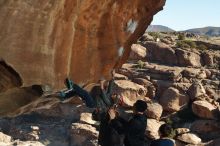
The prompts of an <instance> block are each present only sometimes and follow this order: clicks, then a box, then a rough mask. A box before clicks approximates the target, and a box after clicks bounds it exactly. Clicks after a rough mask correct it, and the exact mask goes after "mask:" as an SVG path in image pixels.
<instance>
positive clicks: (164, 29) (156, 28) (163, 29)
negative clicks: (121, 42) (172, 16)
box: [146, 25, 175, 32]
mask: <svg viewBox="0 0 220 146" xmlns="http://www.w3.org/2000/svg"><path fill="white" fill-rule="evenodd" d="M146 31H147V32H174V31H175V30H173V29H171V28H169V27H167V26H163V25H150V26H148V28H147V30H146Z"/></svg>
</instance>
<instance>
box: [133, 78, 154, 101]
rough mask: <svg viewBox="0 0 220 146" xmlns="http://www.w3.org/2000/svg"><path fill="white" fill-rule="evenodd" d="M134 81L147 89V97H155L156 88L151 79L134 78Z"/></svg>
mask: <svg viewBox="0 0 220 146" xmlns="http://www.w3.org/2000/svg"><path fill="white" fill-rule="evenodd" d="M132 82H134V83H137V84H139V85H142V86H143V87H144V88H145V89H147V97H149V98H151V99H152V98H154V97H155V92H156V88H155V86H154V85H153V83H151V82H150V81H148V80H146V79H143V78H134V79H132Z"/></svg>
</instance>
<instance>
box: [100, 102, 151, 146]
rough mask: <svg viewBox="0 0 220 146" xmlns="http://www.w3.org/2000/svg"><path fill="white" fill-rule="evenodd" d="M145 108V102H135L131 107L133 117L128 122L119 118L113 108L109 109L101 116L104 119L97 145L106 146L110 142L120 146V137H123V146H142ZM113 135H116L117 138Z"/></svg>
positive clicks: (143, 142) (145, 120) (144, 128)
mask: <svg viewBox="0 0 220 146" xmlns="http://www.w3.org/2000/svg"><path fill="white" fill-rule="evenodd" d="M146 108H147V104H146V102H145V101H142V100H137V101H136V103H135V104H134V105H133V111H134V113H133V114H134V115H133V117H132V118H131V119H130V120H129V121H126V120H124V119H123V118H122V117H120V116H119V114H118V112H117V111H116V110H114V108H110V110H109V111H108V112H107V114H105V116H103V117H105V119H104V120H103V119H102V120H101V124H100V133H99V143H100V144H103V145H107V144H108V143H110V142H115V143H117V144H118V145H119V146H120V144H121V138H120V137H121V135H124V136H125V138H124V146H144V145H145V143H146V142H145V130H146V125H147V117H146V115H145V114H144V112H145V110H146ZM113 134H115V135H117V137H115V136H114V135H113ZM105 141H108V142H105ZM107 146H108V145H107Z"/></svg>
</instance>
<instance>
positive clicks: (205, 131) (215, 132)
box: [190, 120, 220, 140]
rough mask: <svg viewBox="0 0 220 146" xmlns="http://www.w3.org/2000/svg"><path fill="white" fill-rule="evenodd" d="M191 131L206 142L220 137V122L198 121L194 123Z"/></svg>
mask: <svg viewBox="0 0 220 146" xmlns="http://www.w3.org/2000/svg"><path fill="white" fill-rule="evenodd" d="M190 129H191V131H192V132H195V133H197V134H198V135H199V136H200V137H201V138H202V139H204V140H212V139H216V138H218V137H220V122H218V121H215V120H197V121H195V122H193V123H192V125H191V128H190Z"/></svg>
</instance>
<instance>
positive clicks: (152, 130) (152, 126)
mask: <svg viewBox="0 0 220 146" xmlns="http://www.w3.org/2000/svg"><path fill="white" fill-rule="evenodd" d="M162 124H164V122H160V121H157V120H155V119H147V128H146V135H147V137H149V138H151V139H158V138H160V136H159V133H158V130H159V128H160V126H161V125H162Z"/></svg>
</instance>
